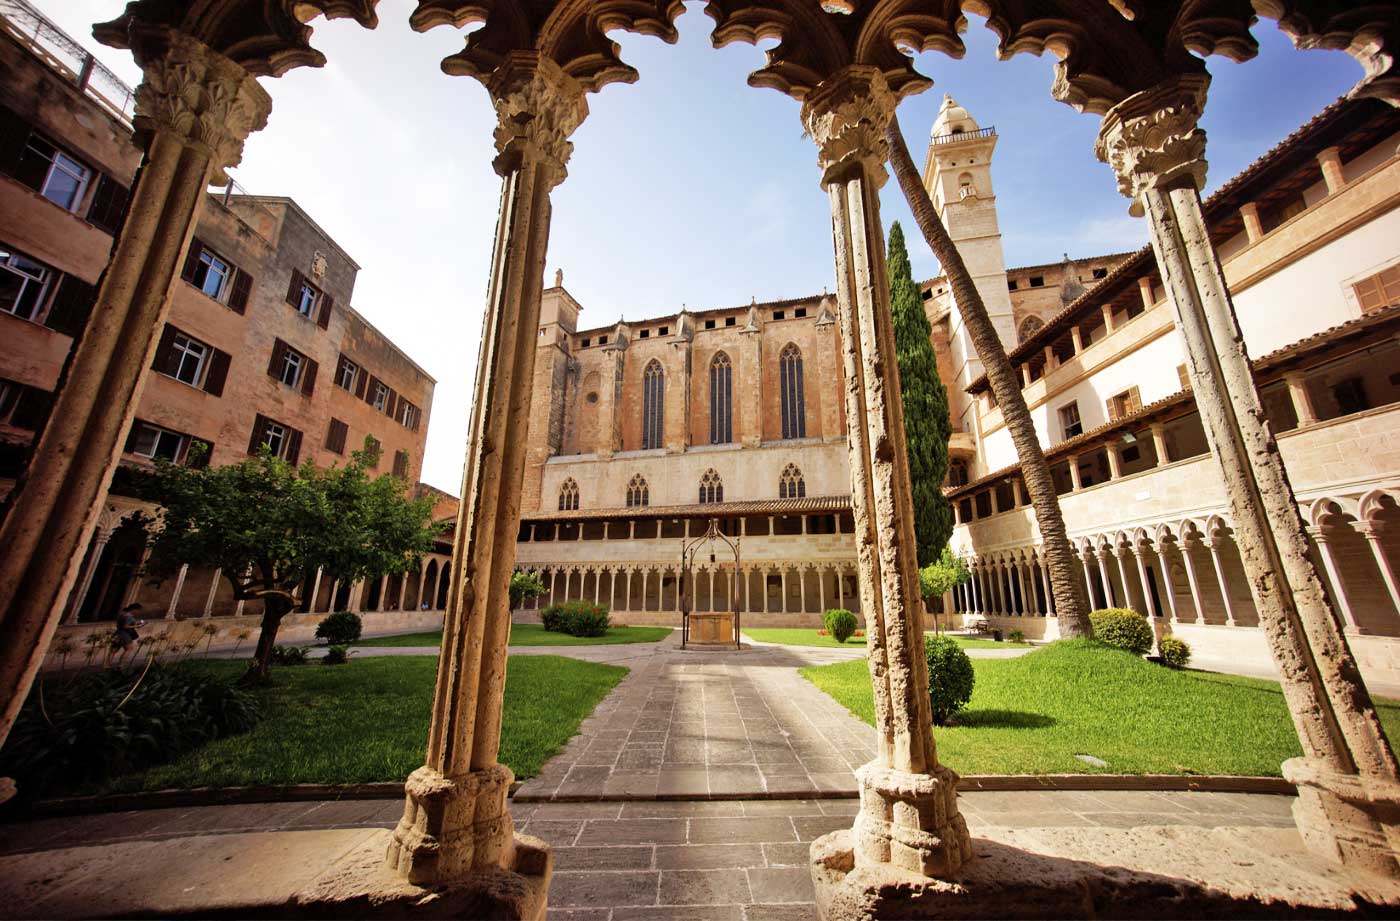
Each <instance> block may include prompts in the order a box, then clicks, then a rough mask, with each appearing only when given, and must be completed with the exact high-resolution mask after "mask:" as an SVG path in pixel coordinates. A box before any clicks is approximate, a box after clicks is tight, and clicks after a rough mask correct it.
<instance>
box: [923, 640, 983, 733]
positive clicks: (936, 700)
mask: <svg viewBox="0 0 1400 921" xmlns="http://www.w3.org/2000/svg"><path fill="white" fill-rule="evenodd" d="M924 660H925V661H926V662H928V697H929V704H930V707H931V709H932V711H933V721H934V722H935V723H936V724H938V725H939V726H946V725H947V724H948V720H950V719H951V718H952V717H953V715H954V714H956V713H957V712H958V711H960V710H962V708H963V707H966V706H967V702H968V701H969V700H971V699H972V685H973V683H974V682H975V681H976V680H977V679H976V676H975V675H974V674H973V673H972V660H971V659H969V658H968V657H967V653H965V652H963V648H962V647H961V646H959V645H958V644H957V641H956V640H954V639H953V638H952V637H947V636H928V635H925V636H924Z"/></svg>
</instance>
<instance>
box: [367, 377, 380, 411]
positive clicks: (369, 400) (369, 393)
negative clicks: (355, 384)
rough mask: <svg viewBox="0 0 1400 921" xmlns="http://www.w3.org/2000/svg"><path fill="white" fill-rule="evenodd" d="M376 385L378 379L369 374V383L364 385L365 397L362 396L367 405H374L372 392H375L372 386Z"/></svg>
mask: <svg viewBox="0 0 1400 921" xmlns="http://www.w3.org/2000/svg"><path fill="white" fill-rule="evenodd" d="M377 383H379V378H377V377H375V376H374V375H373V374H371V375H369V382H368V383H366V384H365V395H364V396H365V402H366V403H368V404H369V405H371V406H373V405H374V391H375V386H374V385H375V384H377Z"/></svg>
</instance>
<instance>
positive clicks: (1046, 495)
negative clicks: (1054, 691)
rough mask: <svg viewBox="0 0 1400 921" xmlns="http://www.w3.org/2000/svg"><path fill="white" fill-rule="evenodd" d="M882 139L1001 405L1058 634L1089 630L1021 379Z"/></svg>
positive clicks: (948, 242)
mask: <svg viewBox="0 0 1400 921" xmlns="http://www.w3.org/2000/svg"><path fill="white" fill-rule="evenodd" d="M885 137H886V140H888V141H889V145H890V166H892V167H893V168H894V175H895V178H896V179H897V180H899V187H900V189H901V190H903V192H904V197H905V199H906V200H907V201H908V202H909V210H910V211H912V212H913V214H914V221H915V222H916V223H917V224H918V225H919V230H920V231H922V232H923V235H924V239H925V240H926V241H927V242H928V245H929V247H930V248H931V249H932V250H933V254H934V255H935V256H937V257H938V261H939V262H940V263H941V264H942V266H943V271H944V272H945V273H946V274H947V276H948V281H949V283H950V284H951V285H952V288H953V296H954V297H955V298H956V299H957V304H958V310H959V312H960V313H961V314H962V319H963V322H964V323H966V324H967V329H968V332H969V333H970V334H971V336H972V344H973V346H974V347H975V348H976V349H977V356H978V357H979V358H981V359H982V364H983V365H984V366H985V367H986V370H987V380H988V382H989V383H990V384H991V386H992V393H993V394H994V395H995V396H996V399H997V405H998V406H1000V407H1001V413H1002V418H1004V419H1005V420H1006V427H1007V429H1008V430H1009V431H1010V432H1011V440H1012V442H1013V443H1014V444H1015V445H1016V456H1017V457H1018V458H1019V459H1020V461H1021V476H1022V477H1023V478H1024V479H1025V481H1026V490H1027V491H1028V492H1030V494H1031V506H1032V507H1033V508H1034V509H1035V517H1036V520H1037V522H1038V523H1039V525H1040V537H1041V540H1042V541H1043V542H1044V545H1045V557H1046V561H1047V562H1048V564H1049V569H1050V589H1051V592H1052V593H1053V594H1054V596H1055V616H1056V618H1057V619H1058V621H1059V625H1060V635H1061V636H1063V637H1072V636H1089V635H1091V634H1092V633H1093V628H1092V627H1090V625H1089V606H1088V602H1087V601H1086V600H1085V597H1084V589H1083V587H1082V586H1081V585H1080V583H1079V573H1078V562H1077V560H1076V558H1075V556H1074V551H1073V549H1072V548H1071V547H1070V543H1069V536H1068V535H1067V534H1066V533H1065V520H1064V518H1063V517H1062V516H1061V515H1060V500H1059V497H1058V496H1057V495H1056V494H1055V483H1054V480H1053V479H1051V477H1050V465H1049V464H1048V463H1046V462H1045V452H1044V451H1043V450H1041V447H1040V436H1039V435H1037V434H1036V431H1035V423H1034V422H1032V421H1031V414H1030V410H1029V409H1028V408H1027V407H1026V400H1025V397H1024V396H1022V394H1021V380H1020V378H1019V377H1018V376H1017V375H1016V369H1015V368H1013V367H1012V366H1011V362H1010V361H1009V360H1008V359H1007V357H1006V350H1005V349H1003V348H1002V345H1001V338H1000V337H999V336H997V332H996V329H995V328H994V327H993V326H992V320H991V317H989V316H988V315H987V308H986V306H985V305H983V303H982V298H981V296H980V295H979V294H978V293H977V287H976V285H974V284H973V281H972V276H971V275H969V274H968V272H967V266H965V265H964V264H963V260H962V255H961V254H960V253H959V252H958V248H957V246H956V245H954V243H953V240H952V238H951V237H949V236H948V230H947V228H946V227H944V226H943V221H942V220H941V219H940V218H939V217H938V212H937V211H936V210H934V207H933V202H932V201H930V200H929V197H928V191H927V190H926V189H925V188H924V184H923V181H922V180H921V179H920V178H919V171H918V169H917V168H915V166H914V160H913V159H912V158H911V157H910V156H909V148H908V147H907V146H906V145H905V143H904V134H903V133H902V132H901V131H900V130H899V119H898V118H897V117H891V119H890V125H889V128H888V129H887V130H886V133H885Z"/></svg>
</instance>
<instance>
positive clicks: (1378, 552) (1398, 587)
mask: <svg viewBox="0 0 1400 921" xmlns="http://www.w3.org/2000/svg"><path fill="white" fill-rule="evenodd" d="M1384 528H1385V525H1382V524H1377V523H1375V522H1373V521H1366V522H1362V523H1361V524H1359V525H1357V530H1358V531H1360V532H1361V535H1362V536H1363V537H1365V538H1366V542H1367V543H1368V544H1370V545H1371V554H1372V556H1374V557H1375V558H1376V566H1377V567H1378V568H1379V569H1380V571H1381V579H1382V580H1383V581H1384V582H1385V589H1386V591H1387V592H1389V593H1390V604H1391V606H1392V607H1394V608H1395V610H1396V611H1397V612H1400V580H1398V579H1397V578H1396V573H1395V567H1394V566H1392V565H1391V562H1390V557H1388V556H1386V552H1385V547H1384V546H1382V545H1381V535H1382V534H1383V533H1384Z"/></svg>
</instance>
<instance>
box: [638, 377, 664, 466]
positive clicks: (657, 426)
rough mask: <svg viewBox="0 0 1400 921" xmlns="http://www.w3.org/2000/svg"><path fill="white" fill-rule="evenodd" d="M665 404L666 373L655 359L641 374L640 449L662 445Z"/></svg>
mask: <svg viewBox="0 0 1400 921" xmlns="http://www.w3.org/2000/svg"><path fill="white" fill-rule="evenodd" d="M665 403H666V372H665V371H663V370H661V362H659V361H657V360H656V359H655V358H653V359H652V360H651V363H650V364H648V365H647V366H646V370H645V371H643V372H642V448H643V449H646V448H659V447H661V444H662V437H663V434H662V425H661V423H662V420H663V417H664V413H663V409H662V408H663V406H664V405H665Z"/></svg>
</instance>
